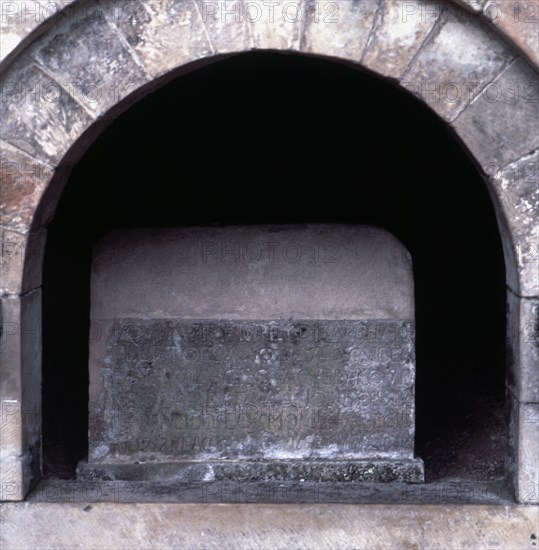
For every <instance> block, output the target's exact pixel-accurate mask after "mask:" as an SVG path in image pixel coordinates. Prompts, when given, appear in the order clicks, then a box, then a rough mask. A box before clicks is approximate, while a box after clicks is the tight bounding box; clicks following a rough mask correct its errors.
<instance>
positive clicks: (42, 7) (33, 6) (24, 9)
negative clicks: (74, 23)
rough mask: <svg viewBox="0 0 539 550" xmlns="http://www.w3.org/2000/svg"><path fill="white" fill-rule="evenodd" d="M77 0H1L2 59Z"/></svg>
mask: <svg viewBox="0 0 539 550" xmlns="http://www.w3.org/2000/svg"><path fill="white" fill-rule="evenodd" d="M73 2H75V0H61V1H51V0H26V1H24V2H16V1H13V0H0V61H3V60H4V59H6V58H7V56H8V55H9V54H10V53H12V51H13V50H14V49H15V48H16V47H17V46H18V45H19V44H20V43H21V42H22V41H23V40H24V39H25V38H27V37H28V35H29V34H30V33H32V32H33V31H35V29H36V28H37V27H39V26H40V25H42V24H43V23H46V22H49V23H52V22H51V21H50V20H51V19H53V20H54V19H55V18H57V17H58V15H59V14H60V13H61V11H62V10H64V9H66V8H67V9H68V10H69V9H70V6H71V5H72V4H73Z"/></svg>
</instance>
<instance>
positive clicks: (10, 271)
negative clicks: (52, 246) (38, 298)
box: [0, 228, 47, 296]
mask: <svg viewBox="0 0 539 550" xmlns="http://www.w3.org/2000/svg"><path fill="white" fill-rule="evenodd" d="M46 238H47V231H46V229H37V230H36V231H32V232H31V233H26V234H23V235H21V234H20V233H16V232H14V231H9V230H8V229H2V228H0V295H11V296H16V295H20V294H24V293H26V292H29V291H30V290H33V289H35V288H38V287H40V286H41V280H42V271H43V255H44V251H45V240H46Z"/></svg>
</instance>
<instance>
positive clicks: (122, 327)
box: [90, 319, 417, 480]
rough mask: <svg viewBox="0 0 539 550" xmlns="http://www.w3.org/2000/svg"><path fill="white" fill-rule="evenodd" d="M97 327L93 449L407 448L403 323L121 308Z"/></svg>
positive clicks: (258, 451)
mask: <svg viewBox="0 0 539 550" xmlns="http://www.w3.org/2000/svg"><path fill="white" fill-rule="evenodd" d="M94 324H95V321H94ZM100 332H101V331H100ZM102 334H103V339H102V342H103V347H105V351H104V356H101V357H96V356H95V351H96V349H95V346H92V348H93V349H92V352H93V353H92V355H93V357H92V359H94V360H95V359H100V360H101V362H100V365H101V369H100V372H99V376H98V377H97V380H96V379H95V377H94V378H93V379H92V384H91V391H90V402H91V403H92V408H93V411H92V412H93V413H94V414H93V415H91V417H90V420H91V422H90V460H91V461H97V462H106V461H108V460H112V461H114V460H120V461H125V460H131V461H134V460H136V461H138V460H156V459H159V460H161V461H166V460H167V459H169V458H172V459H173V458H177V459H187V460H191V459H203V460H212V461H213V460H219V459H223V458H226V459H249V458H251V459H256V460H261V459H266V460H272V459H274V460H279V459H282V460H289V459H300V458H301V459H329V460H331V459H332V458H334V459H338V458H340V459H347V460H351V461H352V460H353V459H363V458H370V457H376V458H385V459H393V460H395V459H396V460H399V459H406V458H408V459H409V458H413V431H414V349H413V342H414V338H413V324H412V323H408V322H401V323H396V322H392V321H376V322H373V321H316V322H314V323H313V322H309V321H301V322H293V323H291V322H272V323H262V322H238V323H232V322H222V321H221V322H219V321H214V322H210V323H205V322H195V323H193V322H179V321H176V322H172V321H169V322H142V321H136V320H128V319H126V320H122V321H120V322H115V323H113V324H112V325H111V326H110V327H108V329H107V330H105V331H103V333H102ZM105 342H106V343H105ZM100 347H101V346H100ZM99 355H101V354H100V353H99V352H98V356H99ZM149 363H151V368H149V369H148V368H145V365H148V364H149ZM94 365H95V366H98V365H99V363H97V361H96V362H95V363H94V364H93V365H92V366H91V368H92V367H93V366H94ZM111 404H112V405H111ZM366 466H367V467H368V466H372V465H369V464H367V465H366ZM391 468H392V465H391V464H388V465H387V466H386V469H387V470H390V469H391ZM274 469H275V470H276V468H274ZM329 469H330V468H328V470H329ZM365 469H367V468H365ZM213 470H216V468H213ZM278 473H279V472H275V474H274V475H278ZM315 473H316V472H315ZM217 474H218V472H215V475H217ZM213 475H214V474H212V476H213ZM313 475H315V474H313ZM321 475H322V474H321ZM328 475H329V474H328ZM358 475H359V474H358ZM389 475H390V474H389V473H388V474H387V475H386V477H388V476H389ZM364 477H366V476H364ZM357 478H358V476H356V478H355V479H357ZM384 480H385V479H384ZM414 480H417V479H414Z"/></svg>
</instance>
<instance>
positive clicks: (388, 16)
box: [363, 0, 440, 78]
mask: <svg viewBox="0 0 539 550" xmlns="http://www.w3.org/2000/svg"><path fill="white" fill-rule="evenodd" d="M439 12H440V4H439V3H437V2H432V1H430V0H424V1H423V0H418V1H417V2H402V0H384V2H382V5H381V6H380V10H379V13H378V15H377V18H376V22H375V25H374V29H373V32H372V35H371V39H370V40H369V43H368V45H367V49H366V51H365V54H364V56H363V64H364V65H365V66H366V67H368V68H369V69H372V70H373V71H375V72H377V73H378V74H382V75H384V76H389V77H392V78H399V77H400V76H401V75H402V74H403V73H404V71H405V70H406V68H407V67H408V65H409V64H410V62H411V61H412V59H413V57H414V55H415V54H416V53H417V51H418V50H419V48H420V47H421V45H422V44H423V41H424V40H425V38H426V37H427V35H428V34H429V32H430V31H431V29H432V27H433V26H434V24H435V22H436V20H437V19H438V17H439Z"/></svg>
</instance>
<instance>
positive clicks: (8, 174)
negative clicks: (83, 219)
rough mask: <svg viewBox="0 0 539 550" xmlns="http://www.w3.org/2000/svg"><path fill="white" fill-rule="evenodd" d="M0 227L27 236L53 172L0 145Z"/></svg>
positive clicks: (28, 157) (41, 163)
mask: <svg viewBox="0 0 539 550" xmlns="http://www.w3.org/2000/svg"><path fill="white" fill-rule="evenodd" d="M0 159H1V160H0V178H1V180H2V190H1V192H0V198H1V200H0V226H4V227H9V228H11V229H13V230H14V231H18V232H19V233H27V232H28V230H29V228H30V225H31V224H32V221H33V216H34V212H35V210H36V208H37V205H38V203H39V201H40V199H41V196H42V193H43V190H44V188H45V187H46V186H47V184H48V183H49V181H50V180H51V178H52V175H53V173H54V169H53V168H52V167H51V166H49V165H48V164H46V163H44V162H41V161H38V160H36V159H34V158H32V157H31V156H29V155H27V154H25V153H23V152H22V151H19V150H17V149H15V148H14V147H12V146H11V145H9V144H8V143H6V142H0Z"/></svg>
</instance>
